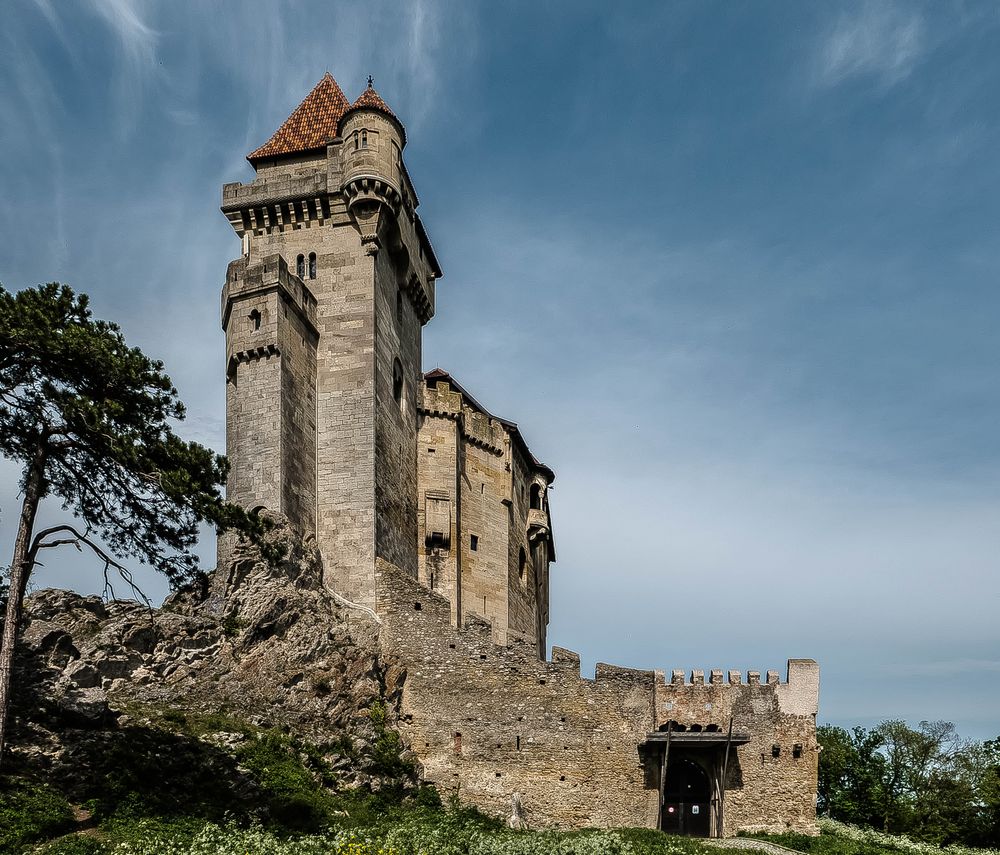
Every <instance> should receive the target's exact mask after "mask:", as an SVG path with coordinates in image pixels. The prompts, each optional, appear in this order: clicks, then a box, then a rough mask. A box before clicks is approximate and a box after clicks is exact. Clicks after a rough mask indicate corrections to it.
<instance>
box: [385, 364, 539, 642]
mask: <svg viewBox="0 0 1000 855" xmlns="http://www.w3.org/2000/svg"><path fill="white" fill-rule="evenodd" d="M419 407H420V414H421V419H420V421H419V448H418V453H417V460H418V466H417V473H418V484H417V489H418V495H419V497H420V504H421V505H422V506H423V507H421V508H420V509H419V510H418V543H417V551H418V554H419V565H420V572H419V578H420V580H421V581H422V582H423V584H425V585H427V586H428V587H432V588H433V589H435V590H438V591H440V592H441V593H444V594H445V595H446V596H448V597H449V599H451V600H452V603H453V608H452V617H453V620H452V623H453V624H455V625H457V624H458V623H460V619H459V616H458V612H459V609H458V608H457V606H456V605H455V604H456V603H457V602H459V601H460V602H461V610H462V611H469V612H470V613H473V614H476V615H479V616H480V617H483V618H485V619H486V620H488V621H489V622H490V624H491V625H492V627H493V633H494V636H495V638H496V640H497V641H498V642H499V643H505V642H506V641H507V638H508V635H510V636H511V637H516V638H518V639H521V640H525V641H529V642H532V643H535V644H536V645H537V646H538V649H539V651H540V652H542V651H544V647H545V631H546V626H547V623H548V558H547V555H548V550H547V549H543V550H542V551H541V552H539V551H538V550H536V549H535V548H534V545H533V544H531V543H529V540H528V529H529V507H528V506H529V494H530V489H531V484H532V483H533V482H534V481H535V480H536V478H537V467H536V465H535V463H534V461H533V460H532V459H531V458H530V455H529V454H528V453H527V452H526V450H525V449H524V448H523V445H522V443H521V442H519V441H516V440H515V438H514V434H513V433H512V431H513V430H516V428H513V427H512V426H509V425H510V423H508V422H503V421H502V420H500V419H498V418H495V417H494V416H492V415H490V414H489V413H487V412H484V411H482V410H481V409H480V408H479V407H478V405H475V404H474V403H473V402H472V401H471V400H470V399H467V397H466V395H465V394H464V393H463V392H462V391H459V390H458V389H457V388H453V384H452V382H449V381H447V380H444V379H443V378H442V377H435V376H434V373H433V372H432V373H431V374H430V375H428V378H427V380H425V382H424V383H423V388H422V394H421V396H420V398H419ZM456 467H457V474H456ZM439 500H440V501H446V502H447V507H446V508H443V507H442V508H441V513H442V514H444V513H446V514H447V515H448V516H449V517H450V526H451V528H452V529H453V531H454V536H453V537H450V538H449V543H448V545H447V547H444V546H442V545H437V546H433V547H428V545H427V530H426V514H427V508H428V507H431V508H437V507H439V506H438V505H437V504H436V503H437V502H438V501H439ZM546 519H547V513H546ZM522 557H523V559H524V560H523V562H522ZM390 563H395V562H390ZM522 569H523V572H522ZM432 574H433V581H434V584H433V585H432V584H431V577H432ZM452 579H457V580H458V581H459V584H458V585H457V587H456V586H455V585H454V584H453V583H452V582H451V581H450V580H452ZM439 581H440V582H441V585H440V586H439V585H438V582H439ZM456 592H457V593H456Z"/></svg>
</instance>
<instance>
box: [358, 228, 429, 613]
mask: <svg viewBox="0 0 1000 855" xmlns="http://www.w3.org/2000/svg"><path fill="white" fill-rule="evenodd" d="M386 243H389V241H388V240H387V241H386ZM404 273H405V271H402V270H400V269H399V267H398V266H397V263H396V262H395V261H394V258H393V254H392V252H391V250H390V248H389V247H388V246H386V247H383V248H382V249H380V250H379V252H378V255H377V256H376V257H375V287H374V306H373V311H374V328H375V338H374V349H375V353H374V357H375V410H374V416H375V520H376V530H375V555H376V557H378V558H382V559H384V560H386V561H389V562H390V563H392V564H395V565H396V566H397V567H402V568H404V569H405V570H407V571H408V572H409V573H411V574H412V575H414V576H416V574H417V548H418V545H417V416H418V413H417V398H418V395H419V391H420V385H421V369H420V359H421V346H420V345H421V328H422V323H421V321H420V318H419V317H418V315H417V313H416V311H415V308H414V306H413V304H412V302H411V297H410V295H409V294H408V293H407V291H406V290H405V288H403V283H402V281H401V276H402V275H404ZM397 366H398V368H397ZM397 370H399V371H401V372H402V389H401V391H400V400H399V401H397V400H396V397H395V390H394V384H395V380H396V377H395V373H396V371H397ZM371 604H372V603H371V602H370V601H369V605H371Z"/></svg>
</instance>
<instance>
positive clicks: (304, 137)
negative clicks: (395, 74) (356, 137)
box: [247, 71, 391, 163]
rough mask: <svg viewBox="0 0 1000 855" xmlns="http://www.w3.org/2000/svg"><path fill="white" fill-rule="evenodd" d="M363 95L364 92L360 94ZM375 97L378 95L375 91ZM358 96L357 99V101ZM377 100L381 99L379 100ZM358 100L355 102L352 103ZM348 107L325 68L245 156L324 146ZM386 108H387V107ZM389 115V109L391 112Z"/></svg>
mask: <svg viewBox="0 0 1000 855" xmlns="http://www.w3.org/2000/svg"><path fill="white" fill-rule="evenodd" d="M366 94H367V93H366ZM361 97H362V98H363V97H364V95H362V96H361ZM375 97H378V95H377V94H376V96H375ZM360 100H361V98H359V99H358V101H360ZM378 100H379V101H380V102H381V101H382V99H381V98H379V99H378ZM355 103H357V102H355ZM349 109H351V103H350V102H349V101H348V100H347V96H346V95H344V92H343V90H342V89H341V88H340V86H339V85H338V84H337V81H336V80H334V79H333V75H332V74H330V72H329V71H328V72H327V73H326V74H324V75H323V78H322V79H321V80H320V82H319V83H317V84H316V85H315V86H314V87H313V90H312V92H310V93H309V94H308V95H306V97H305V98H304V99H303V101H302V103H301V104H299V106H298V107H296V108H295V111H294V112H293V113H292V115H290V116H289V117H288V118H287V119H285V122H284V124H282V126H281V127H280V128H278V130H276V131H275V132H274V135H273V136H272V137H271V139H269V140H268V141H267V142H266V143H264V145H262V146H261V147H260V148H258V149H256V150H255V151H252V152H250V154H248V155H247V160H249V161H250V162H251V163H255V162H257V161H259V160H265V159H267V158H270V157H281V156H282V155H287V154H299V153H301V152H306V151H313V150H315V149H320V148H324V147H325V146H326V144H327V143H328V142H330V140H332V139H333V138H334V137H336V136H337V125H338V124H339V123H340V120H341V118H343V116H344V113H346V112H347V111H348V110H349ZM385 109H386V110H388V109H389V108H388V107H386V108H385ZM390 115H391V112H390Z"/></svg>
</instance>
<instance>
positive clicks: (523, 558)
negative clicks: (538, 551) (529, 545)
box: [517, 546, 528, 582]
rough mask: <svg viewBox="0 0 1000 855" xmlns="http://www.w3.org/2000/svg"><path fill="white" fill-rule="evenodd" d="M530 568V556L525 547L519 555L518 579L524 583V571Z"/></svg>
mask: <svg viewBox="0 0 1000 855" xmlns="http://www.w3.org/2000/svg"><path fill="white" fill-rule="evenodd" d="M527 566H528V556H527V555H526V554H525V552H524V547H523V546H522V547H521V551H520V552H518V553H517V578H518V579H520V580H521V581H522V582H523V581H524V571H525V569H526V568H527Z"/></svg>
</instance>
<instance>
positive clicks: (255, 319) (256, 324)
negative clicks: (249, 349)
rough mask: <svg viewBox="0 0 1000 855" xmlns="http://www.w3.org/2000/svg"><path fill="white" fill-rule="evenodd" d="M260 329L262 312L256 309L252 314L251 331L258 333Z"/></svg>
mask: <svg viewBox="0 0 1000 855" xmlns="http://www.w3.org/2000/svg"><path fill="white" fill-rule="evenodd" d="M259 329H260V312H258V311H257V310H256V309H254V310H253V311H252V312H250V331H251V332H257V330H259Z"/></svg>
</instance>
